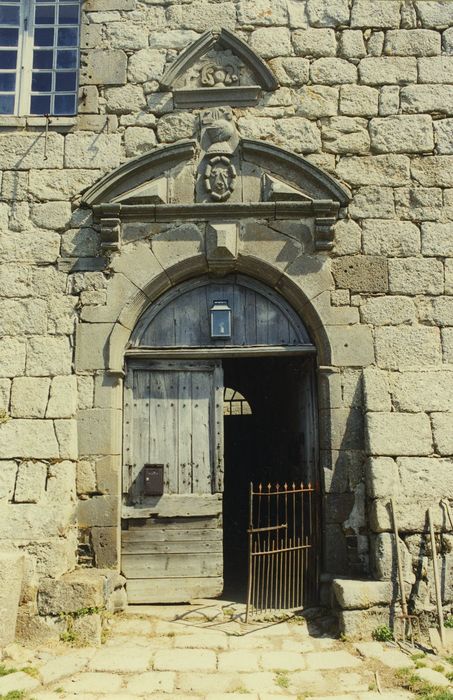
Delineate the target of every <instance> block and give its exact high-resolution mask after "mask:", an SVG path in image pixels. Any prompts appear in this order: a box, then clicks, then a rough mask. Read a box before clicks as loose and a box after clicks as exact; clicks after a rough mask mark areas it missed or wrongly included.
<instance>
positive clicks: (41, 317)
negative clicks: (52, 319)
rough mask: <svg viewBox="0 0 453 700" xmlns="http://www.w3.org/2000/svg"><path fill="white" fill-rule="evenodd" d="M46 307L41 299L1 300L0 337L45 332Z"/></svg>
mask: <svg viewBox="0 0 453 700" xmlns="http://www.w3.org/2000/svg"><path fill="white" fill-rule="evenodd" d="M46 312H47V305H46V302H45V301H43V300H42V299H3V300H2V314H1V316H0V335H22V334H23V335H32V334H34V333H36V334H42V333H45V332H46V330H47V317H46V316H47V313H46Z"/></svg>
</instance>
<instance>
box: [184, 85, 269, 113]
mask: <svg viewBox="0 0 453 700" xmlns="http://www.w3.org/2000/svg"><path fill="white" fill-rule="evenodd" d="M260 97H261V88H260V86H259V85H244V86H238V87H233V88H226V87H224V88H197V89H196V90H175V91H174V93H173V100H174V105H175V107H178V108H183V109H188V108H196V109H199V108H201V107H216V106H221V105H230V106H231V107H253V106H254V105H256V104H258V100H259V99H260Z"/></svg>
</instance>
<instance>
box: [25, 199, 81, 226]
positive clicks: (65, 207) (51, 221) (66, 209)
mask: <svg viewBox="0 0 453 700" xmlns="http://www.w3.org/2000/svg"><path fill="white" fill-rule="evenodd" d="M71 216H72V212H71V204H70V202H46V203H45V204H35V205H34V206H33V207H31V211H30V218H31V220H32V221H33V223H34V224H35V226H38V228H41V229H46V228H49V229H53V230H55V231H59V230H61V229H64V228H66V227H67V226H68V225H69V222H70V220H71Z"/></svg>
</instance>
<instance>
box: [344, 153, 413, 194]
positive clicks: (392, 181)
mask: <svg viewBox="0 0 453 700" xmlns="http://www.w3.org/2000/svg"><path fill="white" fill-rule="evenodd" d="M409 163H410V161H409V158H408V157H407V156H403V155H386V154H385V155H380V156H364V157H358V156H351V157H350V158H342V159H341V160H340V162H339V164H338V166H337V175H339V177H340V178H341V179H343V180H345V181H346V182H347V183H348V184H349V185H352V186H359V187H360V186H362V185H384V186H386V185H387V186H389V185H395V186H398V185H405V184H407V183H408V182H409V180H410V172H409Z"/></svg>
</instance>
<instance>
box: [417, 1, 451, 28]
mask: <svg viewBox="0 0 453 700" xmlns="http://www.w3.org/2000/svg"><path fill="white" fill-rule="evenodd" d="M415 6H416V8H417V14H418V16H419V17H420V19H421V21H422V24H423V26H424V27H432V28H433V29H445V27H448V26H449V25H451V24H453V5H452V4H451V2H450V0H416V3H415Z"/></svg>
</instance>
